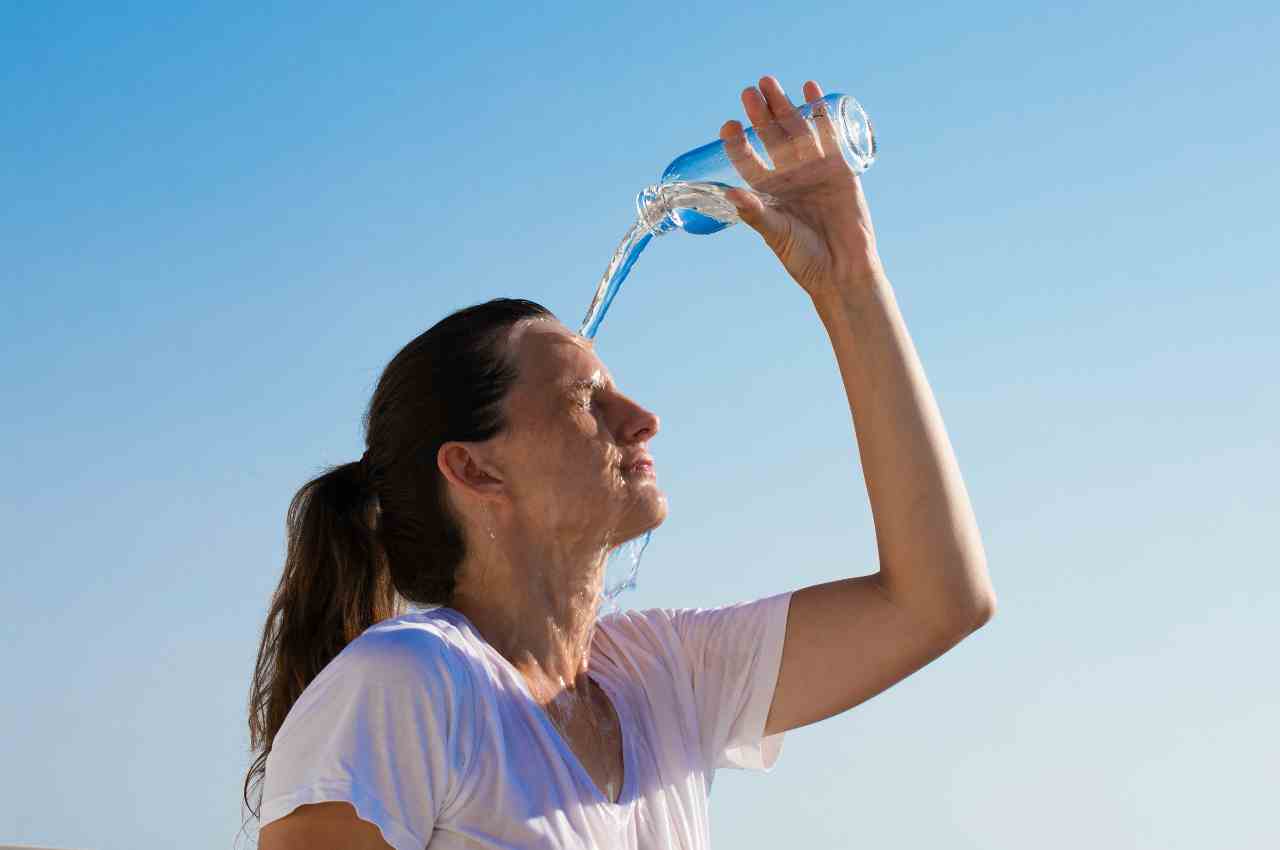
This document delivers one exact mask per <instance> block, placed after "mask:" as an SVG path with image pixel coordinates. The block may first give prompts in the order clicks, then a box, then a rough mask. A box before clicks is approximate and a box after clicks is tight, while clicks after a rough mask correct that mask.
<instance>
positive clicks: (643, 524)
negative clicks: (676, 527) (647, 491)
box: [621, 492, 667, 542]
mask: <svg viewBox="0 0 1280 850" xmlns="http://www.w3.org/2000/svg"><path fill="white" fill-rule="evenodd" d="M632 519H633V524H632V523H628V527H627V529H626V531H625V532H624V533H623V534H622V535H621V537H622V540H623V541H624V542H625V541H628V540H635V539H636V538H637V537H640V536H642V535H644V534H647V533H648V532H650V531H653V530H654V529H655V528H657V527H658V526H660V525H662V523H663V522H665V521H666V519H667V497H666V496H664V495H662V493H661V492H655V495H654V498H652V499H646V500H645V501H644V502H643V503H641V504H639V505H636V507H635V512H634V513H633V514H632Z"/></svg>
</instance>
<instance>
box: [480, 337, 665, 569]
mask: <svg viewBox="0 0 1280 850" xmlns="http://www.w3.org/2000/svg"><path fill="white" fill-rule="evenodd" d="M508 343H509V345H510V346H511V352H512V356H513V357H514V359H515V361H516V367H517V369H518V371H519V378H518V379H517V380H516V382H515V384H514V385H513V386H512V388H511V390H510V391H509V393H508V394H507V397H506V399H505V400H504V406H505V408H506V413H507V419H508V430H507V431H506V432H505V433H504V434H503V435H502V436H501V437H499V438H497V440H496V445H495V446H494V448H495V450H496V452H497V456H496V459H497V460H498V462H499V464H500V465H501V467H502V468H503V470H504V473H505V474H504V482H505V484H506V487H507V491H508V495H509V498H510V500H511V501H510V504H511V506H512V508H513V510H515V511H516V513H517V514H518V515H519V516H520V517H521V519H522V521H523V523H524V524H526V525H527V526H528V527H532V528H538V529H541V530H542V531H543V532H545V533H546V534H548V535H554V538H553V539H556V540H558V541H562V542H563V543H565V544H567V545H578V544H583V545H585V546H587V547H594V546H596V545H599V546H601V547H608V548H612V547H614V546H617V545H620V544H621V543H624V542H626V541H627V540H630V539H632V538H635V537H638V536H639V535H641V534H643V533H645V532H646V531H648V530H650V529H652V528H655V527H657V526H658V525H660V524H661V523H662V521H663V520H664V519H666V515H667V502H666V497H665V496H664V495H663V494H662V491H661V490H659V488H658V483H657V478H656V475H655V470H652V469H651V470H637V469H634V468H629V467H630V465H631V464H633V463H634V462H635V461H636V459H637V458H640V457H645V456H647V455H648V454H649V451H648V443H649V440H651V439H652V438H653V436H654V435H655V434H657V432H658V417H657V416H655V415H654V414H653V413H651V412H649V411H648V410H646V409H645V408H643V407H641V406H640V405H639V404H637V403H635V402H634V401H632V400H631V399H630V398H628V397H627V396H626V395H624V394H623V393H622V392H621V390H620V389H619V388H618V386H617V384H616V383H615V382H614V380H613V376H612V374H611V373H610V372H609V371H608V369H606V368H605V366H604V364H603V363H602V362H601V361H600V358H599V357H598V356H597V355H596V353H595V351H594V349H593V346H592V342H591V340H589V339H587V338H586V337H583V336H580V335H579V334H575V333H573V332H572V331H570V330H569V329H568V328H566V327H565V326H564V325H562V324H560V323H559V322H556V321H552V320H524V321H521V322H518V323H517V324H516V325H515V326H513V327H512V330H511V333H510V336H509V338H508Z"/></svg>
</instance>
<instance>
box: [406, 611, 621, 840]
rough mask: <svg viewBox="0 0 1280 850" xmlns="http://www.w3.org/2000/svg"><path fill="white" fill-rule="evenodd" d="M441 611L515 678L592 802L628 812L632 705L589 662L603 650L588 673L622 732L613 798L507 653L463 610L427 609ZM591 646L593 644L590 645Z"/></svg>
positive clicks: (616, 813)
mask: <svg viewBox="0 0 1280 850" xmlns="http://www.w3.org/2000/svg"><path fill="white" fill-rule="evenodd" d="M436 612H444V613H445V616H446V617H447V618H449V619H454V620H456V621H458V622H459V623H461V624H462V625H463V626H464V627H465V628H466V629H467V630H468V631H470V632H471V635H472V637H474V638H475V639H476V641H477V642H479V643H480V644H481V645H482V646H483V647H484V649H485V651H486V652H487V653H488V655H489V656H490V657H491V658H492V659H494V660H495V661H496V663H498V664H499V665H501V666H502V668H503V669H504V670H505V671H506V672H507V674H508V675H509V676H510V677H511V678H512V679H514V680H515V682H516V685H517V686H518V687H519V688H520V693H521V694H522V695H523V696H524V698H525V699H527V700H528V701H529V702H530V703H532V704H533V708H534V709H535V714H537V716H538V718H539V721H540V722H541V723H542V727H543V730H544V731H545V732H546V733H547V734H548V735H549V736H550V737H551V739H552V740H553V741H555V743H556V746H557V747H559V749H560V751H561V757H562V758H563V759H564V761H565V763H566V764H568V765H569V769H570V770H571V771H572V772H573V773H574V775H575V776H576V777H577V779H578V782H579V783H580V784H583V785H586V787H588V788H590V789H591V791H592V793H593V794H594V795H595V796H594V800H593V802H594V803H596V804H597V805H602V806H603V808H605V809H606V810H607V811H608V812H609V813H610V814H612V815H614V816H615V817H622V816H629V815H630V814H631V811H632V809H633V806H634V803H635V801H636V791H635V786H636V770H635V764H636V756H635V749H634V746H633V744H634V738H635V732H634V730H635V728H636V726H635V724H634V723H633V722H632V716H631V705H630V704H629V703H628V702H627V701H626V700H625V699H622V698H621V689H620V688H617V687H615V686H614V682H613V681H612V679H611V678H610V675H609V674H608V673H606V672H605V671H604V670H603V669H602V667H601V666H597V665H595V664H592V663H591V662H594V661H595V660H596V659H597V658H604V657H605V656H604V655H603V654H602V653H596V652H594V651H593V652H592V654H591V657H590V660H589V667H588V670H587V677H588V678H590V679H591V680H592V681H593V682H595V683H596V684H597V685H599V686H600V687H601V689H603V690H604V692H605V695H606V696H608V697H609V702H610V703H611V704H612V705H613V709H614V711H615V712H616V713H617V715H618V726H619V731H620V733H621V734H622V788H621V789H620V790H619V792H618V800H617V802H614V801H613V800H610V799H609V798H608V797H606V796H605V795H604V792H603V791H601V790H600V786H598V785H596V781H595V780H594V779H592V778H591V774H590V773H588V772H587V769H586V767H584V766H583V764H582V760H581V759H579V758H578V754H577V753H575V752H574V751H573V748H572V747H570V746H569V742H568V741H567V740H565V737H564V735H562V734H560V730H559V729H557V728H556V726H555V724H554V723H552V722H551V718H550V717H548V716H547V713H546V711H544V710H543V708H542V706H540V705H538V704H537V700H535V699H534V698H533V694H532V693H531V692H530V691H529V685H528V683H527V682H525V680H524V677H523V676H522V675H520V671H519V670H517V669H516V667H515V665H514V664H512V663H511V662H510V661H509V660H507V657H506V656H504V655H503V654H502V653H501V652H498V650H497V649H495V648H494V646H493V645H492V644H491V643H489V642H488V641H487V640H485V639H484V635H482V634H480V630H479V629H477V628H476V626H475V623H473V622H471V619H470V618H469V617H467V615H466V614H463V613H462V612H461V611H459V610H458V609H457V608H450V607H449V606H447V605H441V606H438V607H437V608H434V609H430V610H428V611H427V612H426V613H428V614H431V613H436ZM592 648H593V650H594V645H593V647H592Z"/></svg>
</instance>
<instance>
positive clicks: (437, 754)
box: [262, 593, 791, 850]
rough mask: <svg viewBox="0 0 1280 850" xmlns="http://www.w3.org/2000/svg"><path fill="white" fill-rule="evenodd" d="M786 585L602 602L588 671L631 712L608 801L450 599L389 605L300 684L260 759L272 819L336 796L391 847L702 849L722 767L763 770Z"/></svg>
mask: <svg viewBox="0 0 1280 850" xmlns="http://www.w3.org/2000/svg"><path fill="white" fill-rule="evenodd" d="M790 601H791V594H790V593H782V594H778V595H776V596H771V597H767V598H763V599H757V600H754V601H750V602H741V603H738V604H736V605H726V606H723V607H719V608H706V609H692V608H689V609H667V608H653V609H646V610H642V611H621V612H617V613H612V614H607V615H605V616H603V617H601V618H600V619H599V621H598V623H597V627H596V632H595V637H594V639H593V641H592V645H591V657H590V660H589V662H588V670H589V673H588V675H589V676H590V677H591V678H592V679H593V680H594V681H595V682H596V683H597V684H598V685H600V687H601V688H602V689H603V690H604V692H605V693H606V694H607V695H608V697H609V700H610V702H611V703H612V704H613V706H614V709H615V710H616V711H617V714H618V719H619V721H620V722H621V728H622V742H623V743H622V748H623V784H622V790H621V792H620V794H619V797H618V801H617V802H616V803H614V802H611V801H609V800H606V799H605V797H604V795H603V794H602V793H601V792H600V790H599V788H597V786H596V784H595V782H594V781H593V780H592V779H591V776H590V775H589V774H588V773H587V771H586V769H585V768H584V767H583V766H582V764H581V763H580V762H579V761H578V759H577V757H576V756H575V755H574V754H573V751H572V750H571V749H570V748H569V746H568V744H566V743H565V741H564V738H563V737H561V735H560V733H559V732H558V731H557V730H556V728H555V727H554V726H553V725H552V724H551V721H550V719H549V718H548V717H547V715H546V713H545V712H544V711H543V709H542V708H541V707H540V706H539V705H538V704H537V703H536V702H534V700H533V699H532V697H531V696H530V693H529V690H528V687H527V685H526V683H525V681H524V679H523V678H522V677H521V676H520V674H519V673H518V672H517V671H516V669H515V668H514V667H513V666H512V665H511V664H510V662H508V661H507V660H506V659H505V658H504V657H503V656H502V655H501V654H499V653H498V652H497V650H495V649H494V648H493V647H492V646H491V645H489V644H488V643H487V642H486V641H485V640H484V638H483V637H481V635H480V633H479V632H478V631H476V629H475V627H474V626H473V625H472V624H471V622H470V621H469V620H468V619H467V618H466V617H465V616H463V615H462V614H461V613H460V612H458V611H456V610H454V609H452V608H443V607H441V608H433V609H429V610H426V611H419V612H415V613H412V614H407V615H405V616H402V617H396V618H393V619H389V620H384V621H382V622H381V623H378V624H376V625H374V626H372V627H370V628H369V629H368V630H367V631H365V632H364V634H362V635H360V637H358V638H357V639H356V640H354V641H352V642H351V643H350V644H349V645H348V646H347V647H346V648H345V649H343V651H342V652H341V653H340V654H339V655H338V657H337V658H335V659H334V660H333V661H332V662H330V663H329V665H328V666H326V667H325V668H324V669H323V670H321V671H320V674H319V675H318V676H316V678H315V680H314V681H312V682H311V684H310V685H308V686H307V688H306V690H304V691H303V692H302V695H301V696H300V697H299V698H298V701H297V702H296V703H295V704H294V706H293V708H292V709H291V710H290V711H289V714H288V716H287V717H286V718H285V722H284V725H283V726H281V728H280V731H279V733H278V734H277V735H276V738H275V741H274V743H273V745H272V749H271V754H270V755H269V756H268V758H267V765H266V776H265V779H264V785H263V802H262V824H263V825H265V824H267V823H269V822H271V821H273V820H276V819H277V818H281V817H284V816H285V815H287V814H289V813H290V812H291V811H293V810H294V809H295V808H297V807H298V806H301V805H305V804H307V803H319V802H325V801H334V800H343V801H347V802H350V803H352V804H353V805H354V806H355V808H356V811H357V812H358V813H359V815H360V817H361V818H362V819H364V820H367V821H371V822H372V823H374V824H376V825H377V826H378V828H379V829H380V830H381V831H382V835H383V838H384V839H385V840H386V841H387V843H388V844H390V845H391V846H392V847H394V848H395V850H422V848H424V847H430V848H431V850H461V848H467V850H477V849H478V848H504V850H534V848H537V849H538V850H553V848H554V850H570V848H572V850H588V848H590V849H591V850H595V848H602V850H603V849H604V848H607V850H613V848H619V850H626V848H631V849H632V850H709V848H710V846H711V844H710V829H709V818H708V810H707V803H708V795H709V793H710V790H711V781H712V777H713V776H714V773H715V771H716V769H717V768H721V767H730V768H740V769H746V770H758V771H765V772H767V771H768V770H770V769H771V768H772V767H773V765H774V763H775V762H776V761H777V759H778V755H779V754H780V752H781V750H782V738H783V735H782V734H781V733H779V734H776V735H771V736H769V737H767V738H766V737H764V724H765V719H766V717H767V716H768V713H769V706H770V703H771V702H772V701H773V692H774V687H775V685H776V684H777V680H778V670H779V667H780V666H781V661H782V644H783V638H784V634H785V631H786V624H787V612H788V609H789V607H790Z"/></svg>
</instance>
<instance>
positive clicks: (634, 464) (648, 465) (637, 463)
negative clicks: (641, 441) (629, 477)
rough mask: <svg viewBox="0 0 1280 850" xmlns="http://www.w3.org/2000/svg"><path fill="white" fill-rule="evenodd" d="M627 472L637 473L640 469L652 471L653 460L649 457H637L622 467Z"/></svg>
mask: <svg viewBox="0 0 1280 850" xmlns="http://www.w3.org/2000/svg"><path fill="white" fill-rule="evenodd" d="M622 468H623V469H625V470H626V471H627V472H638V471H640V470H642V469H647V470H649V471H650V472H652V471H653V458H652V457H650V456H649V455H637V456H635V457H633V458H631V460H629V461H627V462H626V463H625V464H623V466H622Z"/></svg>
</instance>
